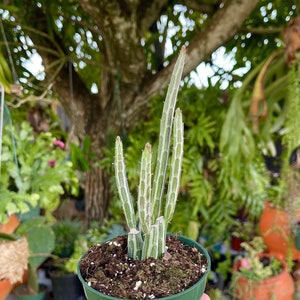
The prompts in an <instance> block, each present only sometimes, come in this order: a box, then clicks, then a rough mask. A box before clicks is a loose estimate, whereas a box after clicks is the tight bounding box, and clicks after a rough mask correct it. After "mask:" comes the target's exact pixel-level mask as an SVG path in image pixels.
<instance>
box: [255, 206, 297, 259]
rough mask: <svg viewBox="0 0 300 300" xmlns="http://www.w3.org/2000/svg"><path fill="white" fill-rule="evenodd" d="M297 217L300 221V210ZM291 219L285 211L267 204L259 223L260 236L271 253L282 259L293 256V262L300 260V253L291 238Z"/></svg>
mask: <svg viewBox="0 0 300 300" xmlns="http://www.w3.org/2000/svg"><path fill="white" fill-rule="evenodd" d="M295 217H296V218H297V219H299V220H300V210H299V211H297V212H296V213H295ZM289 219H290V218H289V215H288V213H287V212H286V211H285V210H283V209H282V208H279V207H277V206H272V205H271V203H270V202H266V203H265V209H264V211H263V213H262V215H261V217H260V222H259V229H260V234H261V236H262V238H263V240H264V242H265V244H266V246H267V248H268V251H269V252H270V253H274V254H277V255H281V256H282V257H289V255H292V258H293V260H299V259H300V251H298V250H297V249H296V247H295V243H294V241H293V239H292V238H291V237H292V234H291V228H290V224H289Z"/></svg>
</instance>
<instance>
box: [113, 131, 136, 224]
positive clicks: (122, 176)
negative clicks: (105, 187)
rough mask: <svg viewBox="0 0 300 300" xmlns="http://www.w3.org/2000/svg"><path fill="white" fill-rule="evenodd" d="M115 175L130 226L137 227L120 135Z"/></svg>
mask: <svg viewBox="0 0 300 300" xmlns="http://www.w3.org/2000/svg"><path fill="white" fill-rule="evenodd" d="M115 175H116V183H117V189H118V193H119V197H120V199H121V203H122V208H123V212H124V215H125V219H126V222H127V225H128V226H129V228H130V229H131V228H136V218H135V212H134V207H133V201H132V196H131V193H130V191H129V187H128V181H127V177H126V168H125V162H124V155H123V144H122V141H121V139H120V137H119V136H118V137H117V138H116V144H115Z"/></svg>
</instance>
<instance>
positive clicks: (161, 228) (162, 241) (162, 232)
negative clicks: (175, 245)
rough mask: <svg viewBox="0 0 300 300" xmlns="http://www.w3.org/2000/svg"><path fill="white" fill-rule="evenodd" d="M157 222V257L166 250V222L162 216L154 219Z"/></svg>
mask: <svg viewBox="0 0 300 300" xmlns="http://www.w3.org/2000/svg"><path fill="white" fill-rule="evenodd" d="M156 222H157V224H158V258H161V257H162V255H163V254H164V253H165V252H166V234H167V233H166V222H165V220H164V217H159V218H157V220H156Z"/></svg>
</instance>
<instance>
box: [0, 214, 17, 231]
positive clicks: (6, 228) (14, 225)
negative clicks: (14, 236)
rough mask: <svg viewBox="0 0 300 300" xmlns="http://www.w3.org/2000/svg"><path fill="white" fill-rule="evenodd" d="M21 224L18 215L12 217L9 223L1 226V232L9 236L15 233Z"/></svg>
mask: <svg viewBox="0 0 300 300" xmlns="http://www.w3.org/2000/svg"><path fill="white" fill-rule="evenodd" d="M19 224H20V221H19V218H18V217H17V216H16V215H10V216H9V220H8V222H7V223H4V224H0V232H2V233H8V234H10V233H13V232H14V231H15V230H16V228H17V227H18V226H19Z"/></svg>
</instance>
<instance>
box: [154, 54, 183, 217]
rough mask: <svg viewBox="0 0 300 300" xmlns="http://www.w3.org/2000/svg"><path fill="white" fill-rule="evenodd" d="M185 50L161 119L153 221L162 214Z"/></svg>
mask: <svg viewBox="0 0 300 300" xmlns="http://www.w3.org/2000/svg"><path fill="white" fill-rule="evenodd" d="M185 51H186V50H185V48H183V49H182V50H181V52H180V55H179V57H178V60H177V62H176V64H175V67H174V71H173V73H172V77H171V82H170V85H169V88H168V91H167V96H166V101H165V103H164V107H163V112H162V117H161V121H160V134H159V142H158V151H157V161H156V165H155V174H154V180H153V190H152V196H151V198H152V201H153V215H152V222H153V223H154V222H155V220H156V219H157V218H158V217H159V216H160V211H161V202H162V196H163V190H164V186H165V179H166V170H167V165H168V158H169V151H170V140H171V130H172V124H173V118H174V110H175V106H176V99H177V94H178V89H179V85H180V81H181V76H182V71H183V67H184V59H185Z"/></svg>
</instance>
